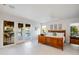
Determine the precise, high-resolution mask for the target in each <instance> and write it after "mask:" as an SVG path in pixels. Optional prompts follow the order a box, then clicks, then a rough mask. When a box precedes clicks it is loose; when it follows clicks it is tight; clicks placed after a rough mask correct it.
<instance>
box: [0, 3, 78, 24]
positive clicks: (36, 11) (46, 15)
mask: <svg viewBox="0 0 79 59" xmlns="http://www.w3.org/2000/svg"><path fill="white" fill-rule="evenodd" d="M0 10H4V11H6V12H8V13H11V14H14V15H18V16H22V17H26V18H28V19H31V20H33V21H37V22H40V23H43V22H47V21H51V20H56V19H61V18H76V17H79V5H75V4H74V5H73V4H11V5H10V4H9V5H6V4H4V5H0Z"/></svg>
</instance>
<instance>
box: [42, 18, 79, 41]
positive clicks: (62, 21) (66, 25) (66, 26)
mask: <svg viewBox="0 0 79 59" xmlns="http://www.w3.org/2000/svg"><path fill="white" fill-rule="evenodd" d="M72 23H79V18H70V19H55V20H54V19H53V20H52V21H49V22H46V23H44V24H43V25H46V26H47V28H48V29H49V26H50V25H51V24H62V28H63V29H65V30H66V38H67V39H66V41H67V42H69V41H70V39H69V36H70V24H72Z"/></svg>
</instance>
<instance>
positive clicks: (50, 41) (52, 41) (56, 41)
mask: <svg viewBox="0 0 79 59" xmlns="http://www.w3.org/2000/svg"><path fill="white" fill-rule="evenodd" d="M38 42H39V43H43V44H46V45H49V46H53V47H56V48H59V49H62V50H63V38H62V37H47V36H38Z"/></svg>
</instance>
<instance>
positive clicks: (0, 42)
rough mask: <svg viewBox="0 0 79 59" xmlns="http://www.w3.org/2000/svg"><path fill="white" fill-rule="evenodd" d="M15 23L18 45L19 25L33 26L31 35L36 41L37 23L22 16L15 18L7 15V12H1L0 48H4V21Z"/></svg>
mask: <svg viewBox="0 0 79 59" xmlns="http://www.w3.org/2000/svg"><path fill="white" fill-rule="evenodd" d="M4 20H6V21H14V25H15V26H14V31H15V42H16V43H17V42H18V40H17V38H18V36H17V32H18V30H17V29H18V23H23V24H31V35H32V37H33V38H34V39H36V37H37V34H36V31H35V27H38V25H37V23H36V22H34V21H31V20H29V19H27V18H23V17H20V16H14V15H12V14H9V13H6V12H0V47H2V46H3V21H4Z"/></svg>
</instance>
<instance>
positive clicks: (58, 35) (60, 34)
mask: <svg viewBox="0 0 79 59" xmlns="http://www.w3.org/2000/svg"><path fill="white" fill-rule="evenodd" d="M56 34H57V35H56V36H53V33H48V34H47V35H46V36H49V37H63V42H64V41H65V36H64V33H56Z"/></svg>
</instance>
